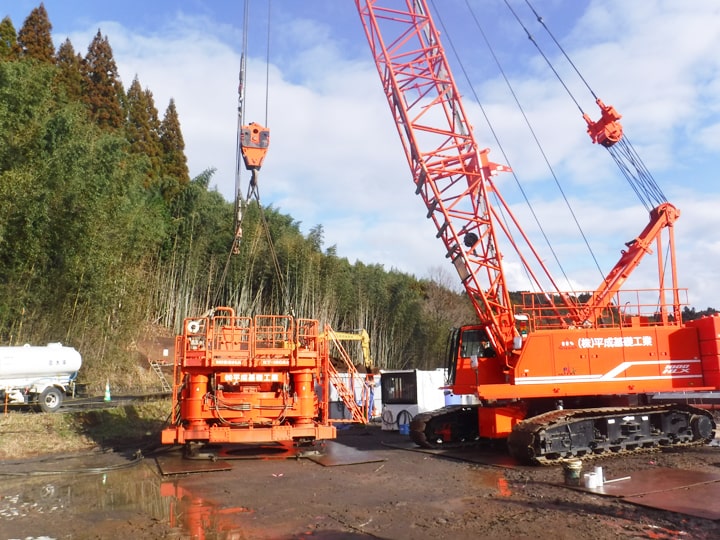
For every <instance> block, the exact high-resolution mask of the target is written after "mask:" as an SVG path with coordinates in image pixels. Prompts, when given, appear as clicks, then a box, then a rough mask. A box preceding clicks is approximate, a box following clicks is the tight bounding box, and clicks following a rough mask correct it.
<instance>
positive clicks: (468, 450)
mask: <svg viewBox="0 0 720 540" xmlns="http://www.w3.org/2000/svg"><path fill="white" fill-rule="evenodd" d="M383 444H384V445H385V446H387V447H389V448H397V449H399V450H410V451H411V452H420V453H423V454H431V455H433V456H439V457H444V458H450V459H457V460H459V461H467V462H468V463H475V464H478V465H490V466H492V467H503V468H512V469H516V468H519V467H521V465H519V464H518V462H517V461H516V460H515V459H513V458H512V457H510V456H509V455H508V454H507V453H506V452H500V451H498V450H493V449H485V448H478V447H476V446H467V447H464V448H462V447H458V448H422V447H420V446H418V445H417V444H415V443H414V442H412V441H403V442H392V443H383Z"/></svg>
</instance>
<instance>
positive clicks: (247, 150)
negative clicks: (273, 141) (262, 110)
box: [240, 122, 270, 169]
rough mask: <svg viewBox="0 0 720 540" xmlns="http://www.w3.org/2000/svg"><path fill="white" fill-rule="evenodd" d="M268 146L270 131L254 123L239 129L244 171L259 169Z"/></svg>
mask: <svg viewBox="0 0 720 540" xmlns="http://www.w3.org/2000/svg"><path fill="white" fill-rule="evenodd" d="M269 146H270V130H269V129H268V128H266V127H263V126H261V125H260V124H257V123H255V122H252V123H250V124H248V125H247V126H243V127H242V128H241V129H240V149H241V151H242V156H243V161H244V162H245V168H246V169H259V168H260V167H261V166H262V163H263V160H264V159H265V154H267V151H268V147H269Z"/></svg>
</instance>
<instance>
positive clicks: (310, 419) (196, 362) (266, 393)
mask: <svg viewBox="0 0 720 540" xmlns="http://www.w3.org/2000/svg"><path fill="white" fill-rule="evenodd" d="M328 346H329V342H328V340H327V338H326V337H325V335H324V334H323V333H322V332H321V329H320V325H319V323H318V321H316V320H312V319H296V318H294V317H291V316H289V315H258V316H255V317H252V318H251V317H240V316H237V315H235V312H234V311H233V310H232V309H231V308H226V307H223V308H216V309H214V310H212V312H211V313H209V314H207V315H206V316H204V317H197V318H189V319H186V320H185V324H184V327H183V333H182V335H179V336H177V338H176V340H175V375H174V381H175V384H174V389H173V414H172V419H171V425H170V427H168V428H166V429H165V430H164V431H163V432H162V442H163V444H185V445H187V446H193V445H202V444H207V443H209V444H213V443H214V444H237V443H258V442H275V441H291V442H295V443H298V444H302V443H309V442H312V441H315V440H320V439H334V438H335V427H334V426H333V425H331V424H330V422H329V415H328V399H329V387H328V384H329V381H330V371H329V370H330V362H329V355H328ZM191 451H192V449H191Z"/></svg>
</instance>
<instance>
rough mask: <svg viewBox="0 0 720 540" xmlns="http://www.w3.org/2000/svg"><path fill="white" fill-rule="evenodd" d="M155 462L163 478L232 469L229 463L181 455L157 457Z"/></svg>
mask: <svg viewBox="0 0 720 540" xmlns="http://www.w3.org/2000/svg"><path fill="white" fill-rule="evenodd" d="M155 461H156V462H157V464H158V467H159V468H160V472H161V473H162V475H163V476H170V475H174V474H192V473H204V472H216V471H229V470H231V469H232V466H231V465H230V464H229V463H228V462H227V461H217V460H211V459H185V458H183V456H182V455H181V454H173V455H167V456H157V457H156V458H155Z"/></svg>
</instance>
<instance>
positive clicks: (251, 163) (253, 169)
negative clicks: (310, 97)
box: [218, 0, 289, 309]
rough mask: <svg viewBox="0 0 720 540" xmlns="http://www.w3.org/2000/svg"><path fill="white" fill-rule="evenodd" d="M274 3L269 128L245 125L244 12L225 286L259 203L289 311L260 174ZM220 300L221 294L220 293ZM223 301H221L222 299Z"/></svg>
mask: <svg viewBox="0 0 720 540" xmlns="http://www.w3.org/2000/svg"><path fill="white" fill-rule="evenodd" d="M271 6H272V2H271V1H269V2H268V14H267V20H268V26H267V32H266V35H267V42H266V59H265V68H266V69H265V122H264V124H265V125H261V124H259V123H257V122H250V123H249V124H246V123H245V97H246V96H245V90H246V74H247V57H248V35H249V24H250V23H249V21H250V2H249V0H245V1H244V9H243V39H242V52H241V55H240V69H239V77H238V106H237V117H238V119H237V136H236V154H235V213H234V226H233V229H234V235H233V242H232V247H231V249H230V253H229V254H228V258H227V260H226V263H225V268H224V270H223V274H222V278H221V283H222V284H224V283H225V280H226V278H227V273H228V270H229V266H230V260H231V258H232V255H237V254H239V253H240V241H241V239H242V235H243V229H242V226H243V220H244V217H245V209H246V208H247V204H248V203H249V202H250V201H251V200H252V199H255V202H256V203H257V205H258V209H259V212H258V214H259V216H260V222H261V225H262V228H263V230H264V233H265V236H266V239H267V242H268V246H269V251H270V257H271V259H272V262H273V267H274V270H275V274H276V278H277V280H278V283H279V285H280V290H282V291H283V300H284V302H285V304H286V308H287V309H289V291H288V290H287V287H286V286H285V283H284V279H283V276H282V273H281V271H280V263H279V260H278V256H277V251H276V250H275V245H274V243H273V241H272V235H271V234H270V226H269V224H268V222H267V219H266V217H265V213H264V211H263V209H262V205H261V203H260V190H259V182H258V178H259V171H260V168H261V167H262V164H263V161H264V160H265V156H266V155H267V151H268V148H269V146H270V129H269V128H267V127H265V126H266V125H267V123H268V103H269V77H270V21H271ZM241 162H242V164H244V166H245V168H246V169H247V170H249V171H250V180H249V182H248V191H247V195H246V196H243V194H242V188H241V184H242V183H241V171H242V167H241ZM218 296H219V292H218ZM218 300H219V298H218Z"/></svg>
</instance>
